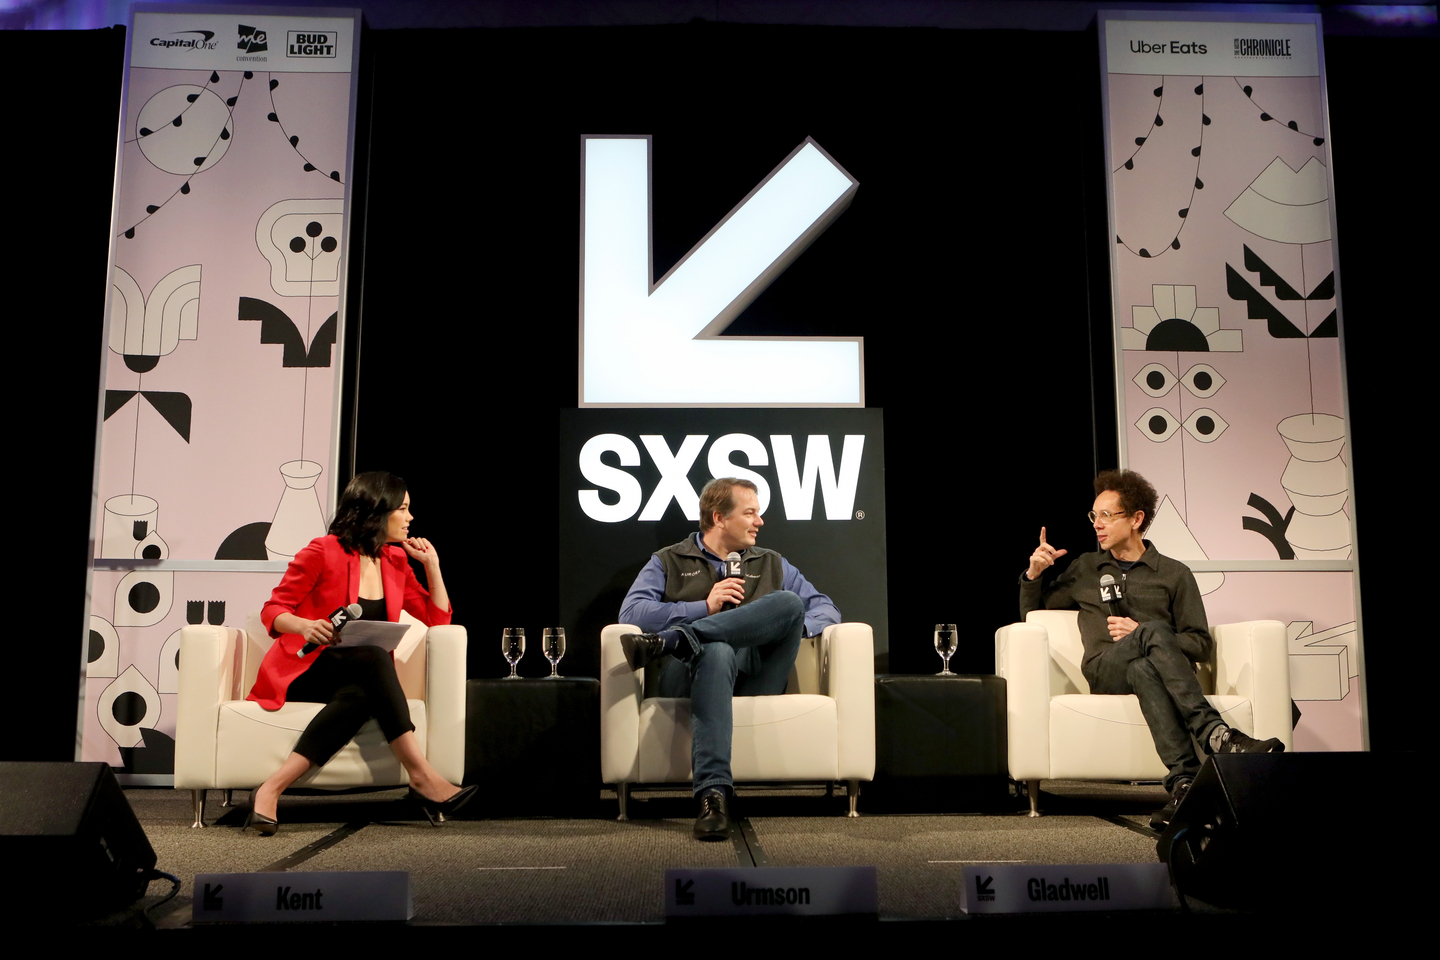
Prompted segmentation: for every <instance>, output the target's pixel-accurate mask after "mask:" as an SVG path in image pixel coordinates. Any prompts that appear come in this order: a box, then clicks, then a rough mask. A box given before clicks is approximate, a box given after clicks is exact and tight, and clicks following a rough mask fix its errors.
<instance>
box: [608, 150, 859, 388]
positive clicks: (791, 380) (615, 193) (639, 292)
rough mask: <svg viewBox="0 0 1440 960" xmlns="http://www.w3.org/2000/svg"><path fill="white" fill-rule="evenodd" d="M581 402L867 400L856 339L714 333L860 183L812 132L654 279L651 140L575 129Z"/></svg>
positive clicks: (836, 214)
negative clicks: (578, 147) (578, 135)
mask: <svg viewBox="0 0 1440 960" xmlns="http://www.w3.org/2000/svg"><path fill="white" fill-rule="evenodd" d="M581 155H582V161H581V164H582V173H581V185H582V189H583V191H584V193H583V196H582V199H581V250H580V257H581V292H580V406H582V407H619V406H637V407H710V406H725V407H783V406H793V407H832V406H833V407H841V406H854V407H863V406H864V405H865V391H864V358H863V354H862V347H863V340H862V338H860V337H795V338H786V337H725V338H723V339H719V334H720V333H721V332H722V331H723V330H724V329H725V328H726V327H727V326H729V324H730V322H731V321H732V320H734V319H735V317H737V316H738V315H739V314H740V312H741V311H743V310H744V309H745V308H746V307H747V306H748V305H749V304H750V302H751V301H752V300H754V299H755V298H756V297H757V296H759V294H760V293H761V291H763V290H764V289H765V288H766V287H767V286H769V285H770V283H771V281H773V280H774V279H775V278H776V277H778V276H779V275H780V274H781V272H783V271H784V269H785V268H786V267H788V266H789V265H790V263H791V262H792V261H793V260H794V259H795V258H796V257H798V256H799V255H800V254H801V253H802V252H804V250H805V248H806V247H808V246H809V245H810V244H811V243H812V242H814V240H815V238H816V237H818V236H819V235H820V234H821V233H823V232H824V231H825V229H826V228H827V227H829V226H830V224H832V223H834V222H835V219H836V218H837V217H839V216H840V214H841V213H843V212H844V211H845V208H846V207H848V206H849V205H850V201H851V200H852V199H853V198H854V196H855V191H856V190H857V189H858V188H859V184H858V182H857V181H856V180H855V178H854V177H852V176H850V174H848V173H846V172H845V171H844V170H843V169H841V168H840V166H839V164H837V163H835V161H834V160H832V159H830V157H828V156H827V155H826V154H825V152H824V151H823V150H821V149H820V147H819V145H817V144H816V143H815V142H814V141H813V140H810V139H809V138H807V139H806V140H805V142H804V143H802V144H800V146H799V147H797V148H796V149H795V151H794V152H793V153H791V154H790V156H788V157H786V158H785V160H784V162H783V163H781V164H780V166H778V167H776V168H775V169H774V170H773V171H772V172H771V173H770V175H769V176H768V177H766V178H765V179H764V180H762V181H761V182H760V183H759V184H758V185H757V186H756V187H755V189H754V190H752V191H750V194H749V196H747V197H745V199H743V200H741V201H740V203H739V204H738V205H736V207H735V209H733V210H731V211H730V212H729V213H728V214H726V215H725V218H724V219H722V220H721V221H720V222H719V223H718V224H716V225H715V227H714V228H713V229H712V230H711V231H710V232H709V233H708V234H706V235H705V237H704V238H703V239H702V240H701V241H700V242H699V243H698V244H696V245H695V247H694V249H692V250H691V251H690V252H689V253H687V254H686V255H685V256H684V257H683V258H682V259H681V260H680V262H679V263H677V264H676V265H675V266H674V267H673V268H672V269H671V270H670V272H669V273H667V274H666V275H665V276H664V277H661V278H660V281H659V282H658V283H653V284H652V283H651V277H652V276H654V273H653V268H652V265H651V250H650V138H649V137H601V136H587V137H584V138H582V142H581Z"/></svg>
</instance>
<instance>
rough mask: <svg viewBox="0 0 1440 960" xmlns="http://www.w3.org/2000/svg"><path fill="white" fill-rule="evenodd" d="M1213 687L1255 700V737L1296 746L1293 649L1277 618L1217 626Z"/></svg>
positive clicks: (1283, 626) (1253, 701) (1214, 630)
mask: <svg viewBox="0 0 1440 960" xmlns="http://www.w3.org/2000/svg"><path fill="white" fill-rule="evenodd" d="M1211 634H1212V635H1213V636H1214V638H1215V692H1216V693H1219V694H1230V695H1232V696H1241V697H1248V698H1249V699H1250V702H1251V703H1252V704H1253V705H1254V710H1255V730H1254V731H1253V733H1252V736H1254V737H1256V738H1258V739H1261V740H1264V739H1267V738H1269V737H1279V738H1280V740H1281V741H1282V742H1283V743H1284V744H1285V749H1287V750H1289V749H1292V748H1293V747H1294V745H1295V744H1294V730H1293V728H1292V727H1291V723H1290V718H1291V714H1290V650H1289V645H1288V643H1287V640H1286V636H1285V625H1284V624H1283V623H1281V622H1280V621H1278V620H1246V621H1244V622H1242V623H1226V624H1221V625H1220V626H1216V627H1213V628H1212V629H1211Z"/></svg>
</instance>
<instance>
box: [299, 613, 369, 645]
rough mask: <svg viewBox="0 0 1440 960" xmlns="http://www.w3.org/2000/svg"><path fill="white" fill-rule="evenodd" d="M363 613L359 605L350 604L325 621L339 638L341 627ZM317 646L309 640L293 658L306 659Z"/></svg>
mask: <svg viewBox="0 0 1440 960" xmlns="http://www.w3.org/2000/svg"><path fill="white" fill-rule="evenodd" d="M364 612H365V611H364V610H362V609H361V608H360V604H358V603H352V604H350V606H348V607H341V608H340V609H339V610H336V611H335V612H334V613H332V614H330V616H328V617H326V618H325V619H326V620H329V621H330V626H332V627H334V628H335V635H336V636H339V635H340V628H341V627H343V626H345V624H347V623H349V622H350V621H351V620H355V619H358V618H359V617H360V616H361V615H362V614H363V613H364ZM319 646H320V644H318V643H316V642H315V641H314V640H311V641H310V642H309V643H306V644H305V645H304V646H302V647H301V648H300V652H299V653H297V654H295V656H297V657H300V658H302V659H303V658H305V657H308V656H310V654H312V653H314V652H315V650H316V648H318V647H319Z"/></svg>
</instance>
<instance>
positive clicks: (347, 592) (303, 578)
mask: <svg viewBox="0 0 1440 960" xmlns="http://www.w3.org/2000/svg"><path fill="white" fill-rule="evenodd" d="M380 582H381V583H383V584H384V586H385V618H386V619H387V620H390V621H392V622H394V621H398V620H399V619H400V610H401V608H402V607H403V608H404V609H406V610H409V611H410V613H411V614H412V615H413V616H415V617H416V618H417V619H419V620H421V621H423V622H424V623H425V624H426V626H431V627H436V626H440V625H441V624H446V623H449V622H450V611H449V610H441V609H440V608H439V607H437V606H435V604H434V603H432V602H431V600H430V592H429V591H428V590H426V589H425V588H424V587H422V586H420V581H419V580H416V579H415V572H414V571H413V570H412V569H410V558H409V556H408V555H407V554H406V553H405V551H404V550H402V549H401V548H400V547H393V546H387V547H385V548H384V550H382V551H381V558H380ZM358 599H360V555H359V554H357V553H348V552H346V550H345V548H344V547H342V546H341V545H340V540H339V538H338V537H335V536H334V535H326V536H323V537H317V538H316V539H314V540H311V541H310V542H309V543H308V544H307V545H306V546H305V547H304V548H303V549H302V550H301V551H300V552H299V553H297V554H296V555H295V559H294V560H291V561H290V566H289V568H288V569H287V570H286V571H285V576H284V577H283V578H281V580H280V585H279V586H277V587H276V588H275V589H274V591H273V592H271V594H270V600H269V602H268V603H266V604H265V606H264V607H263V608H261V610H260V619H261V621H263V622H264V624H265V629H267V630H269V631H270V636H272V637H275V638H276V640H275V642H274V643H273V644H271V645H270V650H269V652H267V653H266V654H265V659H264V660H262V661H260V672H259V674H258V675H257V676H256V677H255V686H254V687H253V688H251V690H250V696H249V697H247V698H246V699H248V700H254V701H255V702H256V703H258V704H260V706H262V707H264V708H265V709H266V710H279V709H280V707H281V706H282V705H284V703H285V691H286V690H288V689H290V684H291V683H293V682H294V680H295V678H296V677H298V676H300V674H302V673H304V672H305V671H306V670H308V669H309V668H310V664H312V663H314V662H315V660H316V658H317V657H319V656H320V655H321V654H322V653H323V652H324V651H325V648H324V647H320V648H318V649H316V650H314V651H312V652H311V653H310V654H309V656H306V657H297V656H296V654H297V653H299V651H300V648H301V647H303V646H304V645H305V639H304V638H303V637H301V636H300V635H299V634H298V633H283V634H282V633H276V632H275V618H276V617H278V616H280V614H282V613H293V614H295V615H296V616H297V617H304V618H305V619H306V620H320V619H323V618H325V617H328V616H330V614H332V613H334V612H335V611H336V610H337V609H339V608H340V607H344V606H348V605H349V604H352V603H354V602H355V601H356V600H358Z"/></svg>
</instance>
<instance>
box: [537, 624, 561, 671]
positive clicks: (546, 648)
mask: <svg viewBox="0 0 1440 960" xmlns="http://www.w3.org/2000/svg"><path fill="white" fill-rule="evenodd" d="M540 650H541V652H542V653H544V654H545V659H546V660H549V661H550V676H548V677H546V678H545V679H546V680H559V679H560V658H561V657H563V656H565V628H564V627H546V628H545V635H544V637H543V638H542V639H541V641H540Z"/></svg>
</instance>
